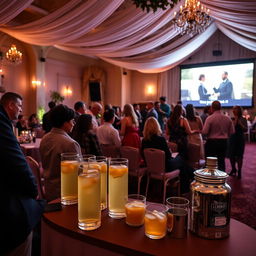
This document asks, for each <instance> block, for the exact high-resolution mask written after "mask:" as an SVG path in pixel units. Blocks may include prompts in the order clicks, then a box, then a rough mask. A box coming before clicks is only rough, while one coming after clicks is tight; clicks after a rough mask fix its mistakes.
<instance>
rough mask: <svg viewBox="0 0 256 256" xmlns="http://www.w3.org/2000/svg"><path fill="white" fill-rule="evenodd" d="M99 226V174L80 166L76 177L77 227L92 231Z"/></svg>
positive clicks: (96, 171) (94, 170)
mask: <svg viewBox="0 0 256 256" xmlns="http://www.w3.org/2000/svg"><path fill="white" fill-rule="evenodd" d="M100 225H101V209H100V173H99V171H98V170H96V169H86V170H84V166H83V165H81V166H80V168H79V176H78V227H79V228H80V229H83V230H94V229H97V228H98V227H100Z"/></svg>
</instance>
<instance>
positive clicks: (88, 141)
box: [72, 114, 102, 156]
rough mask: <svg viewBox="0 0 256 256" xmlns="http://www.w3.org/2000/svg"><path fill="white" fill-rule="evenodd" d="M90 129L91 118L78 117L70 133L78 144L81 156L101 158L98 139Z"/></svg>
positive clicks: (87, 116)
mask: <svg viewBox="0 0 256 256" xmlns="http://www.w3.org/2000/svg"><path fill="white" fill-rule="evenodd" d="M92 129H93V124H92V116H91V115H88V114H83V115H80V116H79V118H78V119H77V123H76V125H75V127H74V130H73V132H72V138H73V139H74V140H75V141H77V142H78V143H79V145H80V147H81V151H82V153H83V154H92V155H95V156H102V152H101V148H100V144H99V141H98V138H97V136H96V134H95V133H94V132H93V130H92Z"/></svg>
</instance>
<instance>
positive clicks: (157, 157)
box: [144, 148, 180, 203]
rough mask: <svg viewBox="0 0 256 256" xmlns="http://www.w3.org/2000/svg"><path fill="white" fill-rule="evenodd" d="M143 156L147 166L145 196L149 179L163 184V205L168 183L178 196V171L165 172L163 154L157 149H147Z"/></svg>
mask: <svg viewBox="0 0 256 256" xmlns="http://www.w3.org/2000/svg"><path fill="white" fill-rule="evenodd" d="M144 156H145V160H146V165H147V174H148V175H147V185H146V196H147V193H148V187H149V183H150V179H156V180H160V181H162V182H163V187H164V188H163V203H165V198H166V188H167V185H168V183H169V182H173V185H174V187H176V188H177V194H178V195H180V179H179V175H180V171H179V170H174V171H171V172H166V169H165V152H164V151H162V150H159V149H154V148H147V149H144Z"/></svg>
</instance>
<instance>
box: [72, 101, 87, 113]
mask: <svg viewBox="0 0 256 256" xmlns="http://www.w3.org/2000/svg"><path fill="white" fill-rule="evenodd" d="M74 109H75V111H76V112H78V113H80V114H85V113H86V105H85V103H84V102H83V101H77V102H76V103H75V105H74Z"/></svg>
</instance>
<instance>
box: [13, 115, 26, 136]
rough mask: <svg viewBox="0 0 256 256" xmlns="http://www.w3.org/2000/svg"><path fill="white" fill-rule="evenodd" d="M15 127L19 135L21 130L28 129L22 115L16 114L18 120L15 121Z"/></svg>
mask: <svg viewBox="0 0 256 256" xmlns="http://www.w3.org/2000/svg"><path fill="white" fill-rule="evenodd" d="M16 128H17V129H18V134H19V135H20V134H21V132H22V131H26V130H28V122H27V120H26V119H25V118H24V116H23V115H19V116H18V122H17V123H16Z"/></svg>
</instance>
